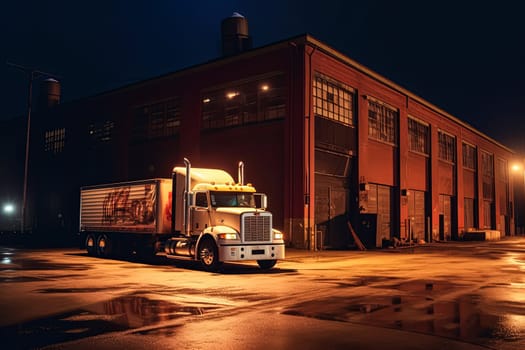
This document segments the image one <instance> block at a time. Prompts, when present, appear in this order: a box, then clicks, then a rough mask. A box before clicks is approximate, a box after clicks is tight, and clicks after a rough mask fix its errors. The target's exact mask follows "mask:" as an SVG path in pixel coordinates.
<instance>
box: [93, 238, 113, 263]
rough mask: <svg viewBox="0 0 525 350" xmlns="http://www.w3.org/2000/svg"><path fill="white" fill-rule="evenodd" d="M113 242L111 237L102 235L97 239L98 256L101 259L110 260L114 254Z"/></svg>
mask: <svg viewBox="0 0 525 350" xmlns="http://www.w3.org/2000/svg"><path fill="white" fill-rule="evenodd" d="M112 249H113V246H112V242H111V239H110V237H109V235H106V234H105V233H103V234H101V235H99V236H98V238H97V255H98V256H100V257H101V258H108V257H110V256H111V254H112Z"/></svg>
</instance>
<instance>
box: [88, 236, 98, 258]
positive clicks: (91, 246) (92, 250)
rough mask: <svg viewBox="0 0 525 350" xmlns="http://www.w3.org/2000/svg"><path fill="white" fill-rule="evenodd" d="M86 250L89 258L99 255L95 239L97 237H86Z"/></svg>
mask: <svg viewBox="0 0 525 350" xmlns="http://www.w3.org/2000/svg"><path fill="white" fill-rule="evenodd" d="M85 245H86V250H87V253H88V255H89V256H95V255H97V240H96V239H95V235H94V234H92V233H88V234H87V235H86V244H85Z"/></svg>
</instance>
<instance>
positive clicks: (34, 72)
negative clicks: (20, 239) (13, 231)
mask: <svg viewBox="0 0 525 350" xmlns="http://www.w3.org/2000/svg"><path fill="white" fill-rule="evenodd" d="M6 64H7V65H8V66H10V67H13V68H16V69H18V70H21V71H23V72H24V73H26V74H27V75H28V77H29V86H28V96H27V128H26V154H25V161H24V193H23V197H22V212H21V213H20V230H21V232H22V233H23V232H24V228H25V214H26V206H27V175H28V167H29V141H30V136H31V105H32V100H33V80H35V79H36V78H41V77H50V78H57V79H58V77H57V76H56V75H54V74H51V73H47V72H44V71H41V70H38V69H34V68H30V67H25V66H22V65H19V64H16V63H11V62H6ZM4 209H5V208H4Z"/></svg>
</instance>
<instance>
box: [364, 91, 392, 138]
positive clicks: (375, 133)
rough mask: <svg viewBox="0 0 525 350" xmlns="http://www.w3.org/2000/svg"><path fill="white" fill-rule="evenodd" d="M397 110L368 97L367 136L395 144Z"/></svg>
mask: <svg viewBox="0 0 525 350" xmlns="http://www.w3.org/2000/svg"><path fill="white" fill-rule="evenodd" d="M397 119H398V113H397V110H396V109H394V108H392V107H389V106H387V105H386V104H384V103H382V102H379V101H376V100H373V99H370V98H369V99H368V137H370V138H371V139H375V140H379V141H384V142H388V143H391V144H393V145H397V132H396V130H397Z"/></svg>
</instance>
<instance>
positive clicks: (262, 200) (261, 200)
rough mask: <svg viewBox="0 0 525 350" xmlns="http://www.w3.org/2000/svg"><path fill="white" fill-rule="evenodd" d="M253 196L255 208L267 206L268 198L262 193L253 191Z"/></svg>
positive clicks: (264, 208)
mask: <svg viewBox="0 0 525 350" xmlns="http://www.w3.org/2000/svg"><path fill="white" fill-rule="evenodd" d="M253 197H254V199H255V208H257V209H262V210H266V208H267V207H268V198H267V197H266V195H265V194H264V193H254V194H253Z"/></svg>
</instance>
